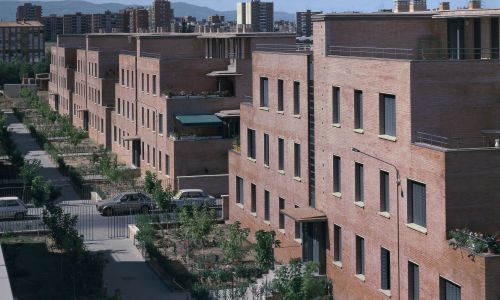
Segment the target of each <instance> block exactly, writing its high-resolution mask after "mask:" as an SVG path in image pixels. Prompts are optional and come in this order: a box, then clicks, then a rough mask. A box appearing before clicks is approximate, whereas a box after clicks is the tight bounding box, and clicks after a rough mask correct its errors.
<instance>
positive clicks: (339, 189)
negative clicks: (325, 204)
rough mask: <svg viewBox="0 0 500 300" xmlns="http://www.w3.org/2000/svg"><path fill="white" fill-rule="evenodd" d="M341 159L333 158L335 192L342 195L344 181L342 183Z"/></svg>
mask: <svg viewBox="0 0 500 300" xmlns="http://www.w3.org/2000/svg"><path fill="white" fill-rule="evenodd" d="M340 162H341V160H340V157H338V156H334V157H333V192H334V193H341V192H342V184H341V183H342V181H341V177H340V176H341V175H340V174H341V166H340Z"/></svg>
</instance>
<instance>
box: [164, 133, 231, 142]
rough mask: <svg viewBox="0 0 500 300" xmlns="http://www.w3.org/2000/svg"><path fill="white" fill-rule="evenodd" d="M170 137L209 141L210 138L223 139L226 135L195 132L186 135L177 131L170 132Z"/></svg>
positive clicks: (173, 138)
mask: <svg viewBox="0 0 500 300" xmlns="http://www.w3.org/2000/svg"><path fill="white" fill-rule="evenodd" d="M169 137H170V138H171V139H172V140H174V141H208V140H222V139H224V137H223V136H222V135H215V136H198V135H195V134H192V135H184V134H178V133H175V132H170V133H169Z"/></svg>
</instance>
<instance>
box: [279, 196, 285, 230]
mask: <svg viewBox="0 0 500 300" xmlns="http://www.w3.org/2000/svg"><path fill="white" fill-rule="evenodd" d="M279 209H280V211H279V225H278V228H279V229H285V215H284V214H283V213H282V212H281V210H283V209H285V199H283V198H279Z"/></svg>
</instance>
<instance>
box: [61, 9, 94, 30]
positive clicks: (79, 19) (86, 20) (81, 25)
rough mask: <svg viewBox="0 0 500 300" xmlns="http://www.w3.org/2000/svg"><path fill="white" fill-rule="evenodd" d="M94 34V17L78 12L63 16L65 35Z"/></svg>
mask: <svg viewBox="0 0 500 300" xmlns="http://www.w3.org/2000/svg"><path fill="white" fill-rule="evenodd" d="M90 32H92V15H89V14H82V13H81V12H77V13H75V14H71V15H64V16H63V34H85V33H90Z"/></svg>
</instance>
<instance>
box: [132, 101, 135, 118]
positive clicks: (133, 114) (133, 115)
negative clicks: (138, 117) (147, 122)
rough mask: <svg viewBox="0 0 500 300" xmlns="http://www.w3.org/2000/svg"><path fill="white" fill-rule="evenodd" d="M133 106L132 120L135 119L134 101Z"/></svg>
mask: <svg viewBox="0 0 500 300" xmlns="http://www.w3.org/2000/svg"><path fill="white" fill-rule="evenodd" d="M131 106H132V121H134V119H135V110H134V103H132V104H131Z"/></svg>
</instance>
